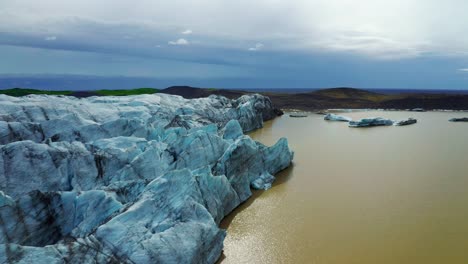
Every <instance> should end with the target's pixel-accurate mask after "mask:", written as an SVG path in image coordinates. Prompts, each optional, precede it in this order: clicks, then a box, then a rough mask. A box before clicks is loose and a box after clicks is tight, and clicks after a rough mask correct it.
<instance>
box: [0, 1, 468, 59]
mask: <svg viewBox="0 0 468 264" xmlns="http://www.w3.org/2000/svg"><path fill="white" fill-rule="evenodd" d="M187 6H190V8H186V7H187ZM247 7H248V8H247ZM466 9H468V2H466V1H463V0H448V1H444V2H442V1H437V0H394V1H387V0H360V1H359V2H356V1H352V0H313V1H309V0H292V1H276V0H259V1H255V2H252V1H247V0H239V1H225V0H223V1H219V0H200V1H198V2H197V4H196V5H194V4H193V2H192V1H189V0H173V1H153V0H141V1H139V4H138V5H135V4H133V3H130V2H128V1H124V0H113V1H111V0H103V1H100V2H99V3H98V2H96V1H92V0H82V1H73V2H64V1H57V0H43V1H40V3H39V2H38V1H34V0H19V1H7V2H6V3H2V11H0V29H1V30H2V31H3V32H23V33H24V32H32V33H39V32H47V33H48V34H50V35H52V34H54V35H60V36H62V34H75V35H83V34H86V32H92V31H93V30H94V28H92V27H91V26H92V25H90V24H86V23H83V22H85V21H99V24H102V25H107V27H109V28H111V27H115V29H116V30H120V31H121V32H122V31H123V34H127V35H131V33H133V32H130V31H126V30H127V29H129V28H131V27H133V28H135V27H137V26H138V27H140V28H144V29H145V30H144V31H140V32H136V35H138V36H133V35H132V37H134V39H139V40H138V41H142V42H146V43H148V44H149V43H150V41H151V40H152V38H153V37H151V34H150V35H148V34H147V33H152V34H156V35H168V36H167V37H169V38H168V39H177V36H176V35H177V34H174V33H173V32H179V34H180V33H187V34H188V33H189V32H191V31H192V30H193V31H196V32H197V37H198V35H199V41H200V43H201V44H204V45H207V46H218V47H222V48H234V49H245V46H246V45H248V44H246V43H251V42H252V41H261V42H268V43H269V49H272V50H295V51H302V52H310V51H325V52H337V53H350V54H357V55H362V56H366V57H370V58H376V59H405V58H412V57H418V56H422V55H424V54H426V53H438V54H441V55H451V54H463V53H466V51H467V49H468V48H467V47H468V36H467V35H466V32H467V31H468V20H466V19H453V18H454V17H458V18H463V17H464V16H465V14H464V10H466ZM350 10H352V12H351V11H350ZM174 14H177V17H175V16H174ZM186 25H190V29H187V27H186ZM171 32H172V33H171ZM350 32H352V33H351V34H350ZM140 33H141V34H140ZM148 36H150V37H148ZM252 36H255V40H253V39H252ZM138 37H139V38H138ZM213 40H214V41H213ZM454 40H456V41H454ZM151 45H152V44H151Z"/></svg>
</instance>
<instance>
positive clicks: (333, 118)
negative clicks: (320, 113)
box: [323, 114, 352, 122]
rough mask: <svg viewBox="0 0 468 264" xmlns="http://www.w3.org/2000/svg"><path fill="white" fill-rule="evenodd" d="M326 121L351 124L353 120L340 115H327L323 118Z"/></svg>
mask: <svg viewBox="0 0 468 264" xmlns="http://www.w3.org/2000/svg"><path fill="white" fill-rule="evenodd" d="M323 119H324V120H327V121H340V122H349V121H351V120H352V119H351V118H349V117H347V116H340V115H335V114H327V115H325V117H324V118H323Z"/></svg>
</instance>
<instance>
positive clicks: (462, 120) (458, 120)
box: [449, 117, 468, 122]
mask: <svg viewBox="0 0 468 264" xmlns="http://www.w3.org/2000/svg"><path fill="white" fill-rule="evenodd" d="M449 121H450V122H468V117H458V118H452V119H450V120H449Z"/></svg>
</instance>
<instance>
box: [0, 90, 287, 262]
mask: <svg viewBox="0 0 468 264" xmlns="http://www.w3.org/2000/svg"><path fill="white" fill-rule="evenodd" d="M275 115H276V111H275V109H274V108H273V106H272V104H271V101H270V100H269V99H268V98H267V97H263V96H261V95H249V96H242V97H241V98H239V99H236V100H230V99H227V98H224V97H220V96H210V97H208V98H200V99H192V100H187V99H184V98H182V97H179V96H173V95H165V94H154V95H141V96H124V97H90V98H86V99H78V98H74V97H66V96H45V95H32V96H25V97H21V98H14V97H9V96H5V95H0V163H1V164H0V263H12V262H14V263H47V264H49V263H64V262H67V263H214V262H216V260H217V259H218V258H219V256H220V254H221V251H222V248H223V240H224V237H225V235H226V233H225V231H224V230H222V229H220V228H219V227H218V224H219V223H220V222H221V220H222V219H223V218H224V217H225V216H226V215H227V214H229V213H230V212H231V211H232V210H233V209H235V208H236V207H237V206H238V205H239V204H241V203H242V202H244V201H245V200H246V199H248V198H249V197H250V196H251V194H252V191H251V188H255V189H268V188H270V187H271V185H272V183H273V181H274V179H275V177H274V175H275V174H276V173H277V172H279V171H281V170H283V169H285V168H286V167H288V166H289V165H290V163H291V160H292V159H293V152H292V151H291V150H290V149H289V147H288V142H287V140H286V139H284V138H283V139H280V140H279V141H278V142H277V143H276V144H275V145H273V146H271V147H268V146H265V145H263V144H261V143H259V142H256V141H254V140H252V139H251V138H250V137H248V136H246V135H245V134H244V132H247V131H251V130H253V129H257V128H260V127H262V125H263V121H264V120H268V119H271V118H274V116H275Z"/></svg>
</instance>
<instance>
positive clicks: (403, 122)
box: [395, 117, 418, 126]
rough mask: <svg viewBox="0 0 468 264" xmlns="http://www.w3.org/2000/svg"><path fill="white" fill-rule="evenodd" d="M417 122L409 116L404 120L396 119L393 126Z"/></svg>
mask: <svg viewBox="0 0 468 264" xmlns="http://www.w3.org/2000/svg"><path fill="white" fill-rule="evenodd" d="M417 122H418V120H417V119H415V118H411V117H410V118H408V119H406V120H400V121H396V122H395V126H407V125H412V124H416V123H417Z"/></svg>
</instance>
